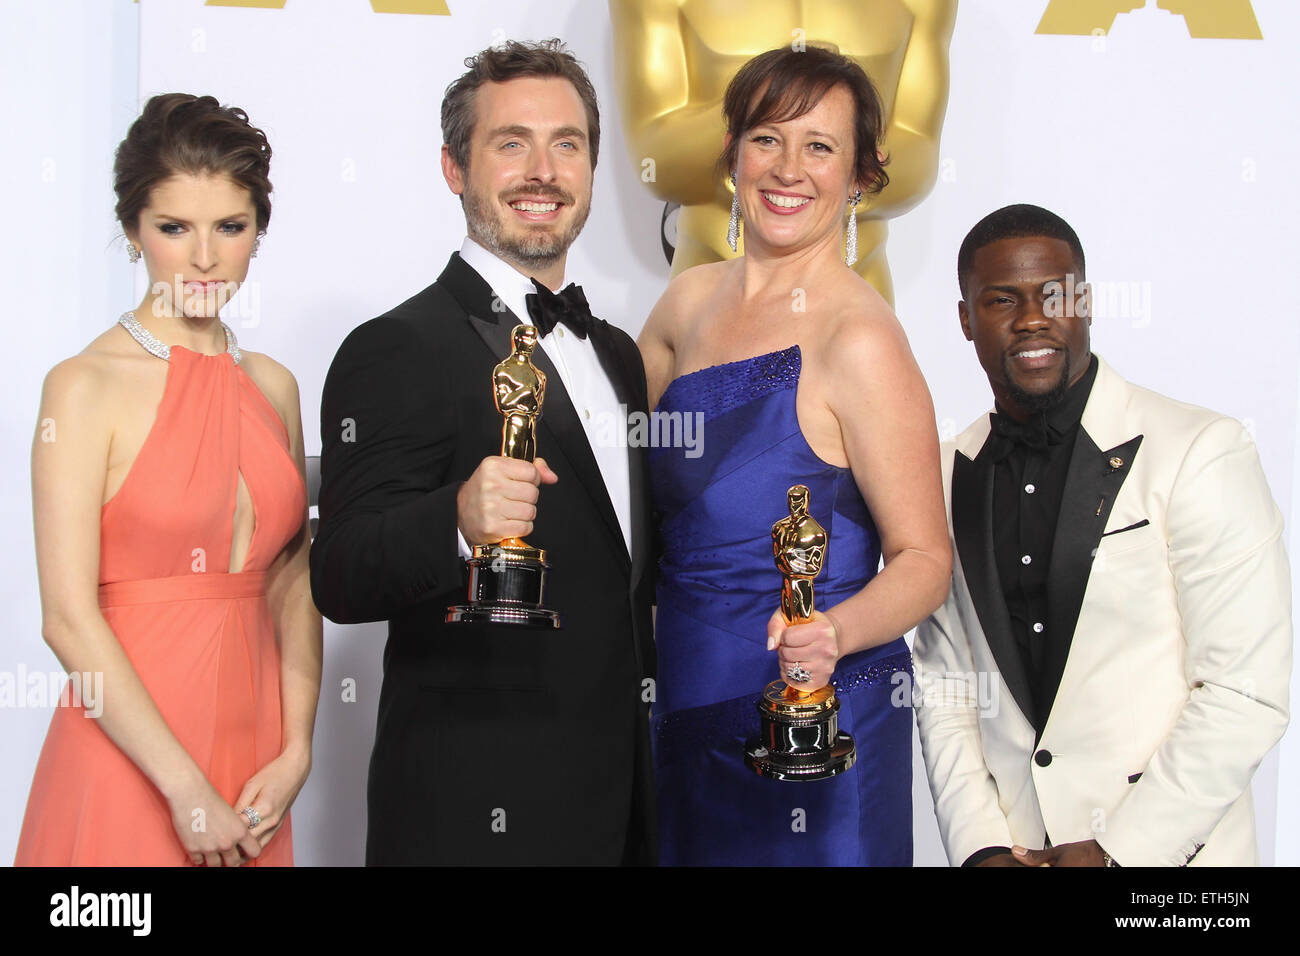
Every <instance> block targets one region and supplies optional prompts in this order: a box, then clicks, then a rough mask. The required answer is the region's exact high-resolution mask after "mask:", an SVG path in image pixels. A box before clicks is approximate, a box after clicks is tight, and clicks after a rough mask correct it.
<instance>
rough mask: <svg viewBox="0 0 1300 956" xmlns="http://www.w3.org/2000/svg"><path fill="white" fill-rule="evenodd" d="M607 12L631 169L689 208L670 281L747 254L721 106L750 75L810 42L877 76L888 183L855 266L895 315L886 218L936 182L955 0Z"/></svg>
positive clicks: (865, 227) (735, 0)
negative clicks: (731, 235) (772, 56)
mask: <svg viewBox="0 0 1300 956" xmlns="http://www.w3.org/2000/svg"><path fill="white" fill-rule="evenodd" d="M609 6H610V15H611V18H612V20H613V29H614V66H615V78H616V82H617V88H618V95H619V100H620V104H621V106H622V111H621V114H622V118H623V127H624V133H625V135H626V137H627V143H628V149H629V151H630V153H631V159H632V162H633V164H634V165H635V166H636V169H637V173H638V175H639V176H641V178H642V180H643V181H645V182H646V184H647V185H648V186H649V187H650V189H651V191H653V192H654V194H655V195H656V196H658V197H659V198H661V199H664V200H667V201H669V202H671V203H680V204H681V207H682V208H681V210H680V211H679V213H678V218H677V243H676V252H675V254H674V255H673V265H672V273H673V275H677V274H678V273H680V272H682V271H683V270H684V269H687V268H690V267H691V266H694V265H699V264H700V263H704V262H717V261H719V260H721V259H730V258H734V257H735V256H736V253H733V252H732V251H731V249H730V248H729V247H728V246H727V240H726V236H727V219H728V216H729V215H730V210H731V197H732V188H733V187H732V186H731V183H730V182H729V181H728V178H727V176H726V174H725V171H724V172H719V170H718V169H717V167H716V162H717V159H718V156H719V155H720V154H721V153H722V140H723V135H724V134H725V132H726V128H725V125H724V123H723V118H722V95H723V93H724V92H725V91H726V88H727V84H728V83H729V82H730V81H731V78H732V77H733V76H735V75H736V72H737V71H738V70H739V69H740V67H741V66H742V65H743V64H744V63H745V62H746V61H748V60H750V59H752V58H753V57H755V56H757V55H758V54H760V53H763V52H765V51H767V50H772V49H776V48H777V47H780V46H785V45H787V44H792V43H793V44H798V43H805V44H812V45H816V46H822V47H826V48H829V49H832V50H835V51H837V52H839V53H842V54H844V55H845V56H848V57H851V58H852V59H854V60H855V61H857V63H858V64H860V65H861V66H862V68H863V69H864V70H866V72H867V75H868V76H870V77H871V80H872V82H873V83H874V84H875V86H876V89H877V90H878V91H879V93H880V98H881V102H882V103H883V104H885V109H886V128H885V138H884V142H883V143H882V144H881V146H882V149H883V151H884V152H885V153H886V154H887V155H888V156H889V180H890V182H889V185H888V186H886V187H885V189H884V190H883V191H882V192H881V193H880V194H878V195H874V196H864V197H863V200H862V202H861V203H860V204H859V205H858V211H857V217H858V261H857V264H856V265H855V266H854V269H856V270H857V272H858V273H859V274H860V275H862V276H863V277H864V278H865V279H866V280H867V281H868V282H870V283H871V285H872V286H873V287H874V288H875V289H876V291H878V292H879V293H880V294H881V295H882V296H884V297H885V299H886V300H888V301H889V302H890V303H891V304H892V303H893V300H894V287H893V282H892V280H891V279H890V275H889V263H888V262H887V261H886V258H885V238H886V235H887V233H888V221H889V220H890V219H892V218H894V217H895V216H901V215H902V214H903V213H905V212H907V211H908V210H909V209H911V208H912V207H913V206H915V205H916V204H917V203H919V202H920V201H921V200H922V199H924V198H925V196H926V195H927V194H928V193H929V192H930V189H931V188H932V187H933V186H934V183H935V179H936V176H937V174H938V168H939V132H940V130H941V129H942V127H943V116H944V110H945V109H946V108H947V104H948V44H949V41H950V40H951V39H952V29H953V21H954V19H955V18H956V15H957V2H956V0H857V2H854V3H846V2H844V0H803V2H801V3H792V2H791V0H610V4H609ZM796 49H797V47H796ZM742 241H743V240H742ZM740 251H741V252H743V251H744V247H743V245H742V246H741V247H740Z"/></svg>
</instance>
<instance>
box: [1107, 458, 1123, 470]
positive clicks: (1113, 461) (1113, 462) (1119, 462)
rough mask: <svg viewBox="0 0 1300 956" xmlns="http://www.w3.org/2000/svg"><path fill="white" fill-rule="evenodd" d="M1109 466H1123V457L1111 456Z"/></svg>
mask: <svg viewBox="0 0 1300 956" xmlns="http://www.w3.org/2000/svg"><path fill="white" fill-rule="evenodd" d="M1110 467H1111V468H1123V467H1124V459H1123V458H1119V457H1115V458H1112V459H1111V460H1110Z"/></svg>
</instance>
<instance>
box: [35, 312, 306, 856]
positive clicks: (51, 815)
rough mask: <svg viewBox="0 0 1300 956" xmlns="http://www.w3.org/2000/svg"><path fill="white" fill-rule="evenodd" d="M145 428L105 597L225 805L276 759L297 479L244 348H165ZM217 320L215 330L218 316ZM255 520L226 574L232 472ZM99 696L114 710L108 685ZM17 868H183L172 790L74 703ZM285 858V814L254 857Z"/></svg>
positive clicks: (105, 564) (45, 754) (105, 533)
mask: <svg viewBox="0 0 1300 956" xmlns="http://www.w3.org/2000/svg"><path fill="white" fill-rule="evenodd" d="M121 323H122V325H123V326H124V327H125V328H126V329H127V331H129V332H130V333H131V335H132V336H133V337H134V338H135V339H136V341H138V342H140V344H141V345H142V346H144V347H145V348H146V349H147V350H148V351H150V352H151V353H153V354H154V355H157V356H158V357H159V358H161V359H164V360H166V361H168V363H169V365H168V369H167V383H166V386H165V388H164V391H163V397H162V401H161V402H160V403H159V405H158V411H157V416H156V418H155V420H154V424H153V428H152V429H151V430H150V432H149V435H148V437H147V438H146V439H145V443H144V445H143V447H142V448H141V449H140V452H139V454H138V456H137V457H136V459H135V461H134V463H133V464H132V465H131V468H130V471H129V473H128V474H127V477H126V480H125V483H124V484H123V485H122V487H121V489H120V490H119V491H118V492H117V493H116V494H115V495H114V496H113V497H112V498H111V499H110V500H109V501H108V503H107V504H105V505H104V507H103V510H102V512H101V517H100V534H101V538H100V561H99V582H100V584H99V606H100V610H101V612H102V613H103V615H104V619H105V620H106V621H107V622H108V625H109V627H111V628H112V629H113V633H114V634H115V635H116V636H117V639H118V641H120V642H121V644H122V648H123V650H125V651H126V655H127V657H128V658H129V659H130V661H131V665H132V666H133V667H134V668H135V671H136V673H137V674H139V676H140V679H141V680H142V681H143V682H144V685H145V687H146V688H147V689H148V691H149V694H150V696H151V697H152V698H153V701H154V703H155V704H156V705H157V707H158V710H159V711H160V712H161V713H162V716H163V719H164V720H166V722H167V725H168V727H170V728H171V731H172V733H173V734H175V735H176V738H177V739H178V740H179V741H180V742H181V745H182V746H184V747H185V749H186V751H188V753H189V754H190V756H191V757H193V758H194V761H195V762H196V763H197V764H198V765H199V767H200V769H201V770H202V771H203V772H204V774H205V775H206V776H207V778H208V780H209V781H210V782H211V783H212V786H213V787H214V788H215V789H216V791H217V792H218V793H219V794H221V797H222V799H224V800H225V801H226V802H227V803H229V804H231V805H232V806H233V807H234V809H235V810H242V809H243V807H240V806H234V804H235V801H236V799H237V798H238V797H239V793H240V791H241V790H242V789H243V786H244V784H245V783H246V782H247V781H248V779H249V778H250V777H251V776H252V775H253V774H254V773H255V772H256V771H257V770H259V769H260V768H262V767H264V766H265V765H266V764H267V763H269V762H270V761H271V760H272V759H274V758H275V757H276V756H278V755H279V753H280V750H281V727H280V652H279V647H278V644H277V641H276V633H275V627H274V625H273V623H272V620H271V613H270V609H269V607H268V605H267V598H266V569H267V568H268V567H269V566H270V565H271V563H272V562H273V561H274V560H275V558H276V556H277V555H279V553H280V552H281V551H282V550H283V548H284V547H285V545H286V544H288V542H289V541H290V540H291V539H292V538H293V537H294V535H295V534H296V533H297V532H298V531H299V529H300V528H301V527H302V523H303V520H304V516H305V513H306V489H305V487H304V485H303V480H302V477H301V475H300V474H299V472H298V468H297V465H296V464H295V462H294V461H293V458H292V456H291V454H290V451H289V436H288V433H287V432H286V430H285V427H284V423H283V422H282V421H281V420H280V416H279V415H278V414H277V413H276V411H275V409H274V408H272V407H271V404H270V403H269V402H268V401H267V399H266V397H265V396H264V395H263V394H262V393H261V392H260V391H259V390H258V388H257V386H256V385H254V384H253V381H252V379H250V378H249V377H248V375H247V374H246V373H245V372H244V370H243V369H241V368H240V367H239V360H240V354H239V346H238V345H237V344H236V342H235V339H234V335H233V334H232V333H231V331H230V329H229V328H226V338H227V342H228V349H227V351H226V352H224V353H221V354H219V355H202V354H200V353H197V352H191V351H190V350H188V349H185V348H182V347H180V346H172V347H170V348H169V347H168V346H166V345H164V344H162V343H161V342H159V341H158V340H157V339H155V338H154V337H153V336H152V335H150V334H149V333H148V332H147V331H146V330H145V329H144V328H143V327H141V326H140V325H139V324H138V323H137V322H136V321H135V317H134V315H133V314H131V313H129V312H128V313H127V314H126V315H124V316H123V317H122V319H121ZM223 327H224V326H223ZM241 475H242V476H243V480H244V482H245V484H246V486H247V489H248V495H249V497H250V498H251V500H252V504H253V513H254V520H255V523H254V530H253V534H252V540H251V542H250V544H249V547H248V553H247V555H246V557H245V560H244V562H243V565H242V570H241V571H239V572H238V573H229V572H228V570H227V569H228V568H229V567H230V566H231V560H230V558H231V546H232V542H231V538H232V534H233V529H234V513H235V502H236V493H237V490H238V484H239V478H240V476H241ZM103 694H104V696H105V697H107V698H108V704H107V706H111V705H112V694H113V688H112V687H105V688H104V689H103ZM14 862H15V865H18V866H22V865H36V866H123V865H130V866H168V865H175V866H184V865H189V864H190V860H189V857H188V856H187V854H186V852H185V850H184V847H183V846H182V845H181V843H180V839H179V838H178V836H177V834H176V831H175V829H174V828H173V826H172V816H171V811H170V808H169V807H168V804H167V801H166V800H165V799H163V796H162V794H161V793H159V791H158V790H157V788H155V787H154V785H153V784H152V783H151V782H150V781H149V779H148V778H147V777H146V776H145V775H144V774H143V773H142V772H141V771H140V770H139V768H137V767H136V765H135V764H134V763H133V762H132V761H131V760H130V758H128V757H127V756H126V754H124V753H123V752H122V751H121V750H119V749H118V747H117V745H116V744H115V743H113V741H112V739H111V738H109V736H108V735H107V734H106V733H104V731H103V730H102V729H101V728H100V726H99V721H98V720H96V719H94V718H93V717H91V716H87V710H86V708H85V707H83V706H60V707H58V708H56V710H55V714H54V717H53V719H52V720H51V721H50V729H49V733H48V734H47V735H46V738H45V746H44V747H43V749H42V750H41V756H40V760H39V762H38V763H37V766H36V776H35V779H34V780H33V781H32V790H31V796H30V797H29V799H28V803H27V813H26V816H25V817H24V820H23V828H22V833H21V834H20V836H19V839H18V852H17V855H16V857H15V860H14ZM250 862H254V863H257V864H261V865H291V864H292V863H293V844H292V833H291V831H290V823H289V820H288V818H286V819H285V821H284V823H283V824H282V825H281V827H280V829H279V831H278V832H277V833H276V834H275V836H274V837H273V838H272V839H271V842H270V843H268V844H267V845H266V847H265V848H264V849H263V851H262V854H261V856H259V857H258V858H257V859H256V860H255V861H250Z"/></svg>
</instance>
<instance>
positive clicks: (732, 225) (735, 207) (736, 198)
mask: <svg viewBox="0 0 1300 956" xmlns="http://www.w3.org/2000/svg"><path fill="white" fill-rule="evenodd" d="M731 186H732V193H731V221H730V222H728V223H727V245H729V246H731V251H732V252H735V251H736V245H737V243H738V242H739V241H740V193H739V192H738V191H736V189H735V186H736V174H735V173H732V174H731Z"/></svg>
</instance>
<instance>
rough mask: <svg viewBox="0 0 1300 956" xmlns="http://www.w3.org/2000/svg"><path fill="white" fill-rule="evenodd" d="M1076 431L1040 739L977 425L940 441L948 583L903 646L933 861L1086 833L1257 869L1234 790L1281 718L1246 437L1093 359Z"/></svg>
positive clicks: (1279, 607) (1149, 852)
mask: <svg viewBox="0 0 1300 956" xmlns="http://www.w3.org/2000/svg"><path fill="white" fill-rule="evenodd" d="M1099 361H1100V360H1099ZM1080 426H1081V427H1080V428H1079V430H1078V438H1077V440H1076V442H1075V446H1074V451H1073V455H1072V458H1071V460H1070V467H1069V474H1068V476H1067V479H1066V485H1065V491H1064V495H1063V498H1062V502H1061V512H1060V517H1059V520H1058V522H1057V529H1056V537H1055V541H1054V543H1053V548H1052V555H1051V564H1050V567H1049V569H1048V574H1049V577H1048V603H1049V607H1050V608H1051V621H1052V622H1054V623H1053V624H1051V625H1050V626H1054V627H1056V628H1058V632H1057V634H1056V635H1055V636H1057V637H1058V642H1057V646H1058V647H1059V651H1058V652H1056V653H1053V654H1051V655H1049V667H1051V668H1053V669H1054V674H1053V676H1059V679H1060V680H1059V684H1058V686H1057V692H1056V697H1055V700H1054V703H1053V704H1052V707H1051V710H1050V713H1049V714H1047V715H1046V720H1045V723H1043V722H1042V721H1041V720H1040V722H1039V723H1040V725H1041V726H1042V736H1041V739H1038V740H1035V736H1036V732H1035V726H1034V722H1033V721H1032V720H1031V719H1030V718H1028V717H1027V716H1026V715H1027V714H1029V713H1031V711H1030V707H1031V706H1032V704H1031V698H1030V693H1029V682H1028V678H1027V676H1026V672H1025V670H1024V669H1023V667H1022V666H1021V664H1020V659H1019V655H1018V653H1017V648H1016V643H1015V638H1014V636H1013V633H1012V630H1011V622H1010V618H1009V616H1008V613H1007V608H1006V602H1005V600H1004V599H1003V596H1002V588H1001V585H1000V584H999V582H998V572H997V563H996V561H995V559H994V554H993V537H992V528H993V519H994V516H993V514H992V502H993V462H992V455H989V454H986V453H985V452H986V447H985V446H986V439H987V438H988V436H989V432H990V423H989V418H988V416H987V415H984V416H982V417H981V418H980V419H979V420H977V421H976V422H975V423H974V424H973V425H971V426H970V427H969V428H968V429H966V431H965V432H963V433H962V434H961V435H960V436H959V437H958V438H957V439H956V441H955V442H946V443H944V446H943V451H942V455H943V469H944V489H945V492H944V493H945V498H946V500H947V505H948V527H949V534H950V536H951V538H952V542H953V557H954V563H953V583H952V588H951V590H950V592H949V595H948V599H947V600H946V601H945V603H944V605H943V606H942V607H941V608H940V609H939V610H938V611H937V612H935V614H934V615H933V616H932V617H931V618H930V619H929V620H928V621H927V622H925V623H923V624H921V625H920V626H919V627H918V629H917V635H916V642H915V648H914V652H913V653H914V658H915V662H916V681H917V683H916V686H915V690H914V703H915V704H916V708H917V720H918V722H919V725H920V732H921V744H922V749H923V752H924V754H925V764H926V770H927V772H928V774H929V778H930V789H931V793H932V794H933V796H934V803H935V813H936V815H937V816H938V819H939V829H940V831H941V833H942V836H943V841H944V846H945V848H946V850H947V852H948V859H949V861H950V862H951V863H952V864H953V865H955V866H960V865H961V864H962V863H963V862H964V861H965V860H966V859H967V858H968V857H969V856H970V855H971V854H973V853H975V852H976V851H978V850H981V849H983V848H985V847H989V846H1006V847H1010V846H1012V845H1014V844H1019V845H1021V846H1025V847H1030V848H1039V847H1043V846H1044V845H1045V843H1050V844H1053V845H1060V844H1063V843H1073V842H1076V841H1081V840H1089V839H1096V840H1097V841H1098V842H1099V843H1100V844H1101V845H1102V846H1103V847H1104V848H1105V849H1106V850H1107V851H1108V852H1109V853H1110V854H1111V856H1113V857H1114V859H1115V860H1116V862H1118V863H1119V864H1120V865H1122V866H1151V865H1184V864H1187V863H1189V862H1194V863H1195V864H1198V865H1216V864H1217V865H1225V864H1226V865H1243V864H1254V863H1257V862H1258V854H1257V850H1256V842H1255V822H1254V810H1253V806H1252V803H1251V795H1250V780H1251V777H1252V775H1253V774H1254V772H1255V769H1256V767H1258V766H1259V762H1260V760H1262V759H1263V757H1264V755H1265V754H1266V753H1267V752H1268V750H1269V748H1271V747H1272V746H1273V745H1274V744H1275V743H1276V742H1277V740H1278V739H1279V738H1280V737H1281V736H1282V732H1283V731H1284V730H1285V729H1286V726H1287V721H1288V713H1287V711H1288V683H1289V678H1290V674H1291V578H1290V570H1289V567H1288V564H1287V558H1286V553H1285V551H1284V550H1283V546H1282V537H1281V535H1282V517H1281V514H1280V513H1279V511H1278V508H1277V505H1276V504H1275V503H1274V502H1273V498H1272V495H1271V494H1270V492H1269V489H1268V484H1267V482H1266V481H1265V478H1264V474H1263V471H1262V469H1261V468H1260V464H1259V457H1258V455H1257V454H1256V451H1255V446H1254V443H1253V441H1252V440H1251V437H1250V435H1249V434H1248V433H1247V432H1246V431H1245V430H1244V429H1243V428H1242V426H1241V425H1240V424H1239V423H1237V422H1235V421H1233V420H1232V419H1230V418H1226V417H1224V416H1222V415H1218V414H1215V413H1214V412H1210V411H1207V410H1205V409H1202V408H1197V407H1195V406H1192V405H1185V404H1183V403H1181V402H1176V401H1173V400H1172V399H1169V398H1165V397H1164V396H1161V395H1158V394H1156V393H1155V392H1151V391H1148V390H1147V389H1144V388H1138V387H1137V386H1134V385H1130V384H1129V383H1128V382H1126V381H1124V380H1123V379H1122V378H1120V377H1119V376H1118V375H1117V374H1116V373H1115V372H1114V371H1112V370H1111V369H1110V368H1109V367H1108V366H1107V365H1106V364H1105V362H1100V365H1099V368H1098V371H1097V377H1096V380H1095V382H1094V384H1093V388H1092V392H1091V394H1090V396H1089V398H1088V403H1087V406H1086V407H1085V409H1084V412H1083V418H1082V420H1081V422H1080ZM1071 622H1073V626H1072V627H1071V626H1070V623H1071ZM1062 627H1064V628H1065V629H1066V630H1065V631H1063V632H1062V631H1060V630H1059V629H1060V628H1062ZM1062 633H1064V634H1068V635H1069V637H1068V638H1067V639H1065V640H1064V641H1061V640H1059V637H1060V635H1061V634H1062Z"/></svg>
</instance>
